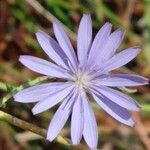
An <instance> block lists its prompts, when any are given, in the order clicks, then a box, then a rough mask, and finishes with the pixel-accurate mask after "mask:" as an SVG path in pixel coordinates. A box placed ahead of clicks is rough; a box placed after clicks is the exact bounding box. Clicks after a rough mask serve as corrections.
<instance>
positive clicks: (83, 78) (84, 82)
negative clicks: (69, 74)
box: [75, 72, 89, 88]
mask: <svg viewBox="0 0 150 150" xmlns="http://www.w3.org/2000/svg"><path fill="white" fill-rule="evenodd" d="M75 84H76V85H77V86H78V87H80V88H87V87H88V84H89V79H88V76H87V74H85V73H81V72H78V73H77V74H76V79H75Z"/></svg>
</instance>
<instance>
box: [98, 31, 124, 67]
mask: <svg viewBox="0 0 150 150" xmlns="http://www.w3.org/2000/svg"><path fill="white" fill-rule="evenodd" d="M123 37H124V30H122V29H117V30H116V31H114V32H113V33H111V35H110V36H109V38H108V40H107V41H106V44H105V46H104V48H103V50H102V51H101V53H100V58H99V60H102V62H101V63H104V62H105V61H106V60H108V59H109V58H111V57H112V56H113V55H114V54H115V52H116V50H117V48H118V47H119V46H120V44H121V42H122V40H123ZM98 65H101V64H98Z"/></svg>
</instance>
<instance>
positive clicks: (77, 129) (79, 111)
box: [71, 94, 84, 145]
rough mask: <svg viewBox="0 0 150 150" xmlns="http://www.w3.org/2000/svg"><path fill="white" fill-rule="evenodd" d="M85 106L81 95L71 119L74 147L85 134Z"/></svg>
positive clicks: (75, 104)
mask: <svg viewBox="0 0 150 150" xmlns="http://www.w3.org/2000/svg"><path fill="white" fill-rule="evenodd" d="M83 117H84V116H83V104H82V99H81V95H80V94H79V95H78V97H77V98H76V100H75V103H74V106H73V111H72V117H71V139H72V143H73V144H74V145H78V144H79V143H80V140H81V138H82V133H83Z"/></svg>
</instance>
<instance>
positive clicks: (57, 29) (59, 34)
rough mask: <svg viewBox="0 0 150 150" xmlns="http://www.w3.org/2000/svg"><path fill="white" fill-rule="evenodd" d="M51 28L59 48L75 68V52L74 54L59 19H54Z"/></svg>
mask: <svg viewBox="0 0 150 150" xmlns="http://www.w3.org/2000/svg"><path fill="white" fill-rule="evenodd" d="M53 28H54V33H55V36H56V39H57V41H58V43H59V45H60V46H61V48H62V49H63V51H64V52H65V54H66V55H67V57H68V58H69V60H70V62H71V63H72V65H73V67H74V68H75V69H76V67H77V58H76V54H75V51H74V49H73V47H72V45H71V42H70V40H69V38H68V36H67V35H66V33H65V32H64V30H63V27H62V25H61V23H60V22H59V21H54V22H53Z"/></svg>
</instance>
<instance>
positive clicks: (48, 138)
mask: <svg viewBox="0 0 150 150" xmlns="http://www.w3.org/2000/svg"><path fill="white" fill-rule="evenodd" d="M46 140H48V141H50V142H52V141H53V140H54V138H52V137H49V136H47V137H46Z"/></svg>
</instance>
